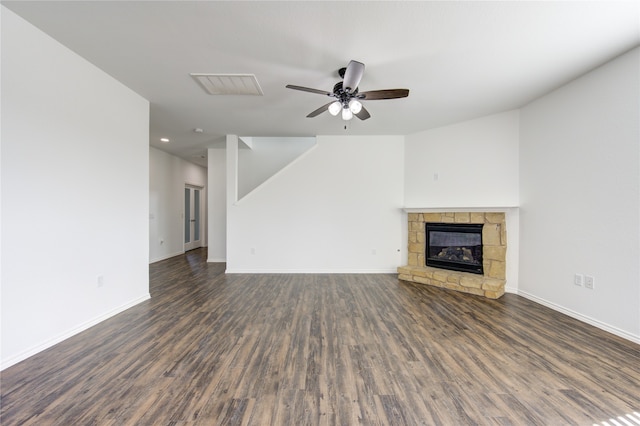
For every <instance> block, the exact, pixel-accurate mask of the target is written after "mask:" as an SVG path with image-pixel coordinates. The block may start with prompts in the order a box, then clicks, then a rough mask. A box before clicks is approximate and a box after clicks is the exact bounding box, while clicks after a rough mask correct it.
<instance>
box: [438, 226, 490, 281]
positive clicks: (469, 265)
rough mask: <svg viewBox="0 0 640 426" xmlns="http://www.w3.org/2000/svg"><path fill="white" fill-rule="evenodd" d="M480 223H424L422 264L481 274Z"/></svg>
mask: <svg viewBox="0 0 640 426" xmlns="http://www.w3.org/2000/svg"><path fill="white" fill-rule="evenodd" d="M482 226H483V225H482V224H458V223H425V227H426V235H427V238H426V240H427V241H426V250H425V254H426V255H425V258H426V265H427V266H432V267H435V268H442V269H450V270H453V271H462V272H471V273H474V274H483V272H484V271H483V268H482Z"/></svg>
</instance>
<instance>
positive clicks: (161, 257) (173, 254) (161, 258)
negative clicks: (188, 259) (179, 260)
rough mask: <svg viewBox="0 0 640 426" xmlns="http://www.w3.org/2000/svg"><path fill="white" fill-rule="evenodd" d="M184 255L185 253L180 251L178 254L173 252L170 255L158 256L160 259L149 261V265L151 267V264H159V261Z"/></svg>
mask: <svg viewBox="0 0 640 426" xmlns="http://www.w3.org/2000/svg"><path fill="white" fill-rule="evenodd" d="M184 253H185V251H184V250H182V251H178V252H175V253H172V254H166V255H164V256H160V257H157V258H155V259H151V260H149V265H151V264H152V263H156V262H160V261H161V260H167V259H171V258H172V257H176V256H180V255H181V254H184Z"/></svg>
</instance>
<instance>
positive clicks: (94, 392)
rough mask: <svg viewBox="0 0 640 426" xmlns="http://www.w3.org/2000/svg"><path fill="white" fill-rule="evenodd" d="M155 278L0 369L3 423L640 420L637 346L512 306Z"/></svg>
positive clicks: (348, 289) (350, 285)
mask: <svg viewBox="0 0 640 426" xmlns="http://www.w3.org/2000/svg"><path fill="white" fill-rule="evenodd" d="M150 281H151V295H152V297H151V300H149V301H147V302H144V303H142V304H140V305H137V306H135V307H134V308H131V309H129V310H127V311H125V312H123V313H121V314H119V315H117V316H115V317H113V318H111V319H109V320H107V321H104V322H103V323H100V324H98V325H97V326H95V327H92V328H91V329H89V330H87V331H85V332H83V333H81V334H79V335H76V336H74V337H72V338H70V339H68V340H66V341H64V342H62V343H60V344H58V345H56V346H54V347H52V348H50V349H48V350H46V351H44V352H41V353H39V354H37V355H35V356H33V357H31V358H29V359H28V360H26V361H24V362H21V363H19V364H17V365H15V366H13V367H10V368H8V369H6V370H5V371H3V372H2V374H1V403H2V408H1V418H0V423H1V424H2V425H4V426H8V425H18V424H19V425H23V424H24V425H245V424H246V425H355V424H365V425H423V424H425V425H592V424H594V423H601V422H603V421H606V420H608V419H609V418H611V417H617V416H621V415H625V414H627V413H632V412H634V411H636V412H638V411H640V345H636V344H634V343H631V342H628V341H625V340H624V339H621V338H618V337H616V336H613V335H611V334H608V333H606V332H604V331H601V330H599V329H596V328H594V327H591V326H589V325H586V324H584V323H581V322H579V321H576V320H573V319H571V318H569V317H566V316H564V315H562V314H559V313H557V312H554V311H552V310H550V309H547V308H545V307H542V306H540V305H537V304H535V303H533V302H531V301H528V300H527V299H524V298H521V297H518V296H516V295H511V294H507V295H505V296H504V297H503V298H501V299H499V300H488V299H484V298H480V297H476V296H471V295H466V294H461V293H456V292H452V291H447V290H442V289H438V288H433V287H429V286H421V285H418V284H409V283H404V282H399V281H398V280H397V278H396V276H394V275H368V274H363V275H358V274H324V275H323V274H308V275H284V274H283V275H280V274H269V275H244V274H241V275H225V274H224V264H207V263H206V251H205V250H204V249H199V250H195V251H191V252H188V253H187V254H185V255H184V256H178V257H175V258H172V259H168V260H165V261H162V262H158V263H155V264H153V265H150ZM639 418H640V417H639ZM621 424H624V423H621ZM630 424H633V423H630Z"/></svg>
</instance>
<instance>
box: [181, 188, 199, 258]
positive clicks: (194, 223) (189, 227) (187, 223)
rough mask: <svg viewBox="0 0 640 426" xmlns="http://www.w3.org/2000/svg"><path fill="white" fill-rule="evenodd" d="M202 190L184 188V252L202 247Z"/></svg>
mask: <svg viewBox="0 0 640 426" xmlns="http://www.w3.org/2000/svg"><path fill="white" fill-rule="evenodd" d="M201 193H202V188H198V187H194V186H190V185H187V186H185V187H184V215H183V217H184V251H187V250H193V249H195V248H198V247H201V246H202V238H201V234H202V226H201V214H200V199H201Z"/></svg>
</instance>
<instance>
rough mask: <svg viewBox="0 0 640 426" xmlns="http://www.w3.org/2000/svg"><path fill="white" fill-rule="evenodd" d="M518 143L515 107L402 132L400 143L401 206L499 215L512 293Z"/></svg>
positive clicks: (515, 280)
mask: <svg viewBox="0 0 640 426" xmlns="http://www.w3.org/2000/svg"><path fill="white" fill-rule="evenodd" d="M518 147H519V111H518V110H515V111H507V112H503V113H500V114H495V115H490V116H486V117H481V118H478V119H475V120H470V121H465V122H462V123H456V124H453V125H450V126H446V127H440V128H437V129H432V130H426V131H424V132H420V133H415V134H412V135H408V136H407V137H406V144H405V175H404V176H405V177H404V180H405V183H404V199H405V205H406V207H408V208H418V209H422V210H421V211H427V210H425V209H428V211H499V212H504V213H505V215H506V216H505V218H506V222H507V247H508V249H507V270H506V279H507V284H506V291H508V292H511V293H516V292H517V291H518V260H519V251H518V250H519V236H518V234H519V228H518V223H519V218H518V209H517V206H518V203H519V200H518V193H519V188H518V186H519V175H518V160H519V157H518V152H519V151H518ZM436 175H437V176H436ZM405 228H406V225H405ZM403 232H404V233H405V235H406V229H405V230H403ZM405 238H406V237H405ZM403 261H404V263H406V260H405V259H403Z"/></svg>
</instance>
